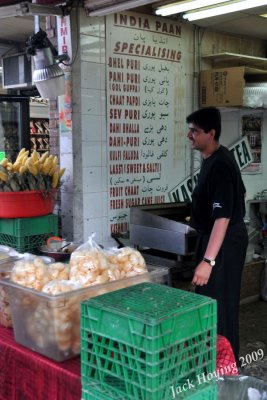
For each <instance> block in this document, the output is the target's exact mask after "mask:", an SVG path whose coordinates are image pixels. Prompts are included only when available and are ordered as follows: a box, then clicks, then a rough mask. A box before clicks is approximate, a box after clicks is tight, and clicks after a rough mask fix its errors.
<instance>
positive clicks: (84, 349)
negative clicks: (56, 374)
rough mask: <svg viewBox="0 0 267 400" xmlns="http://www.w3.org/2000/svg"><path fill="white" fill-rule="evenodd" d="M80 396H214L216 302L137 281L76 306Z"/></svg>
mask: <svg viewBox="0 0 267 400" xmlns="http://www.w3.org/2000/svg"><path fill="white" fill-rule="evenodd" d="M81 363H82V366H81V367H82V370H81V372H82V385H83V399H84V400H87V399H90V400H91V399H92V400H93V399H95V400H106V399H116V400H120V399H121V400H122V399H123V400H126V399H129V400H139V399H140V400H171V399H174V398H175V397H179V399H183V398H187V399H190V400H191V399H192V400H213V399H216V382H215V379H213V377H214V372H215V370H216V302H215V301H214V300H212V299H210V298H208V297H205V296H200V295H197V294H194V293H190V292H185V291H182V290H178V289H174V288H170V287H167V286H164V285H158V284H154V283H142V284H139V285H135V286H132V287H130V288H126V289H121V290H118V291H115V292H111V293H107V294H104V295H102V296H98V297H94V298H92V299H89V300H87V301H85V302H83V303H82V304H81Z"/></svg>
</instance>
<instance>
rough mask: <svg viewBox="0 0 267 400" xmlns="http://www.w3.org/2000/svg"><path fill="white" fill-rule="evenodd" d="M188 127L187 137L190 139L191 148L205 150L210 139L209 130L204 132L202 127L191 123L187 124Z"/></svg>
mask: <svg viewBox="0 0 267 400" xmlns="http://www.w3.org/2000/svg"><path fill="white" fill-rule="evenodd" d="M188 129H189V130H188V133H187V137H188V139H189V140H191V144H192V147H193V149H196V150H199V151H205V149H206V148H207V146H208V144H209V143H210V140H211V135H210V132H204V130H203V129H201V128H199V127H198V126H197V125H195V124H193V123H190V124H189V125H188Z"/></svg>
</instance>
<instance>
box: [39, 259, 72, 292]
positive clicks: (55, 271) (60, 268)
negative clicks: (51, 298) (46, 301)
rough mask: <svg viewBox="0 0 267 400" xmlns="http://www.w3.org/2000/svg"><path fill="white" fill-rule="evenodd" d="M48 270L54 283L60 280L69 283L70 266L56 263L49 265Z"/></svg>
mask: <svg viewBox="0 0 267 400" xmlns="http://www.w3.org/2000/svg"><path fill="white" fill-rule="evenodd" d="M47 268H48V272H49V275H50V279H51V280H52V281H54V280H58V279H59V280H66V281H67V280H68V279H69V274H70V267H69V264H63V263H61V262H56V263H52V264H48V266H47ZM46 286H47V285H46ZM46 286H45V287H46ZM45 287H44V288H45ZM44 288H43V290H44ZM46 293H48V292H46ZM54 294H58V293H54Z"/></svg>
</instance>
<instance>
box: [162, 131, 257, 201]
mask: <svg viewBox="0 0 267 400" xmlns="http://www.w3.org/2000/svg"><path fill="white" fill-rule="evenodd" d="M229 150H231V151H232V153H233V155H234V157H235V160H236V162H237V164H238V167H239V169H240V170H241V171H242V170H244V169H245V168H246V167H247V166H248V165H249V164H250V163H251V162H252V160H253V156H252V153H251V148H250V145H249V142H248V139H247V137H243V138H242V139H241V140H239V141H238V142H236V143H235V144H234V145H233V146H231V147H230V148H229ZM199 172H200V169H197V170H196V171H195V172H194V176H193V180H192V177H191V176H189V177H187V178H186V179H184V180H183V181H181V182H180V183H179V184H178V185H177V186H175V187H174V188H173V189H171V190H170V191H169V192H168V195H169V199H170V201H173V202H179V201H182V202H183V201H191V195H192V191H193V187H194V183H195V182H196V181H197V178H198V175H199ZM192 181H193V182H192Z"/></svg>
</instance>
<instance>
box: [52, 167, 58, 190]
mask: <svg viewBox="0 0 267 400" xmlns="http://www.w3.org/2000/svg"><path fill="white" fill-rule="evenodd" d="M58 181H59V171H58V170H57V171H55V172H54V174H53V177H52V188H53V189H55V188H56V187H57V185H58Z"/></svg>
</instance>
